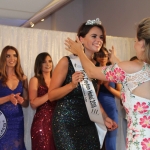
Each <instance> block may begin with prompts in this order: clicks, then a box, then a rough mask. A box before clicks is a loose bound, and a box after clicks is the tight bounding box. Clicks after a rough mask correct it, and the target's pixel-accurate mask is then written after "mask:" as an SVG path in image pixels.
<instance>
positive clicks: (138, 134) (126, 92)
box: [103, 63, 150, 150]
mask: <svg viewBox="0 0 150 150" xmlns="http://www.w3.org/2000/svg"><path fill="white" fill-rule="evenodd" d="M103 73H104V74H105V75H106V78H107V79H108V80H110V81H112V82H118V83H122V91H121V99H122V103H123V106H124V108H125V110H126V114H127V122H128V125H127V137H126V150H149V149H150V100H149V99H146V98H142V97H139V96H136V95H134V94H133V93H132V91H133V90H134V89H136V88H137V87H138V86H140V85H141V84H143V83H145V82H147V81H149V80H150V65H148V64H146V63H144V65H143V67H142V69H141V70H140V71H138V72H136V73H132V74H128V73H126V72H125V71H123V70H122V69H121V68H120V67H119V66H118V65H117V64H115V65H113V66H110V67H106V68H103Z"/></svg>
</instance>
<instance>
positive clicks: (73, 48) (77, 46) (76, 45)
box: [65, 37, 83, 55]
mask: <svg viewBox="0 0 150 150" xmlns="http://www.w3.org/2000/svg"><path fill="white" fill-rule="evenodd" d="M65 45H66V48H65V49H66V50H67V51H70V52H71V53H73V54H76V55H78V53H79V51H83V45H82V43H81V42H80V40H79V38H78V37H76V42H75V41H73V40H71V39H70V38H67V39H66V40H65Z"/></svg>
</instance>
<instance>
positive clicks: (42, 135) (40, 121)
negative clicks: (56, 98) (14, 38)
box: [29, 52, 56, 150]
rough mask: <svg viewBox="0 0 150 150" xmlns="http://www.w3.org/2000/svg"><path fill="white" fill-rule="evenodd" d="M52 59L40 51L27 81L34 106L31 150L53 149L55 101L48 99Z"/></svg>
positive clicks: (32, 105) (31, 102)
mask: <svg viewBox="0 0 150 150" xmlns="http://www.w3.org/2000/svg"><path fill="white" fill-rule="evenodd" d="M52 70H53V61H52V58H51V56H50V55H49V54H48V53H47V52H43V53H40V54H39V55H38V56H37V57H36V60H35V65H34V77H32V78H31V79H30V82H29V98H30V104H31V107H32V108H34V109H35V108H36V114H35V116H34V119H33V122H32V126H31V141H32V150H38V149H39V150H55V149H56V148H55V145H54V140H53V136H52V129H51V128H52V127H51V124H52V115H53V111H54V108H55V105H56V102H50V101H49V100H48V87H49V85H50V83H51V77H52Z"/></svg>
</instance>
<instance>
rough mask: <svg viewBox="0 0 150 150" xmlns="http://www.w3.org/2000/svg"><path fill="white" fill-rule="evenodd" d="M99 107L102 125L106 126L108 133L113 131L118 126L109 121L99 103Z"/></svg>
mask: <svg viewBox="0 0 150 150" xmlns="http://www.w3.org/2000/svg"><path fill="white" fill-rule="evenodd" d="M99 105H100V110H101V113H102V117H103V119H104V124H105V125H106V127H107V129H108V130H109V131H112V130H115V129H116V128H117V127H118V125H117V124H116V122H114V121H113V120H112V119H110V118H109V117H108V116H107V114H106V112H105V111H104V109H103V107H102V105H101V104H100V103H99Z"/></svg>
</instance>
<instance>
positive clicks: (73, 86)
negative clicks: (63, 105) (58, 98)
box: [69, 82, 78, 89]
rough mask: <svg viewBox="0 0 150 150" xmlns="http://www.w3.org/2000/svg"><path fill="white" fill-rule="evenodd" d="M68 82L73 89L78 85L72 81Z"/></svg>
mask: <svg viewBox="0 0 150 150" xmlns="http://www.w3.org/2000/svg"><path fill="white" fill-rule="evenodd" d="M69 84H71V87H72V88H73V89H75V88H76V87H77V86H78V84H74V83H73V82H70V83H69Z"/></svg>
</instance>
